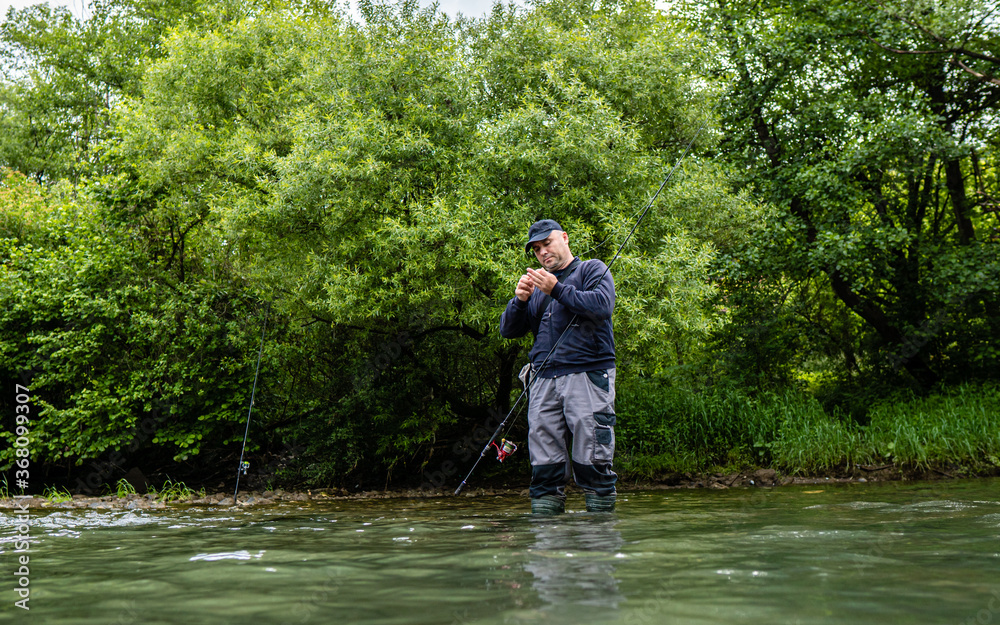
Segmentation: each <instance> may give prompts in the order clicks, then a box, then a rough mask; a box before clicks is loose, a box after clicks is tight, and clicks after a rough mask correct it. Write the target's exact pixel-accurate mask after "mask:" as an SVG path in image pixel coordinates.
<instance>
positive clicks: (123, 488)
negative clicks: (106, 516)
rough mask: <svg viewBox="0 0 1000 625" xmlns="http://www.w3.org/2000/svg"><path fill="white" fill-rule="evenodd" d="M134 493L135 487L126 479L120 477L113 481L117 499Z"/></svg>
mask: <svg viewBox="0 0 1000 625" xmlns="http://www.w3.org/2000/svg"><path fill="white" fill-rule="evenodd" d="M134 494H136V493H135V487H134V486H132V484H131V483H130V482H129V481H128V480H126V479H120V480H118V481H117V482H116V483H115V496H116V497H118V498H119V499H121V498H124V497H128V496H129V495H134Z"/></svg>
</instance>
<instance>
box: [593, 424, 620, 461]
mask: <svg viewBox="0 0 1000 625" xmlns="http://www.w3.org/2000/svg"><path fill="white" fill-rule="evenodd" d="M616 422H617V417H616V416H615V414H614V413H613V412H595V413H594V463H595V464H596V463H598V462H611V461H612V459H614V456H615V429H614V428H615V423H616Z"/></svg>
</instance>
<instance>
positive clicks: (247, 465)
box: [233, 302, 271, 504]
mask: <svg viewBox="0 0 1000 625" xmlns="http://www.w3.org/2000/svg"><path fill="white" fill-rule="evenodd" d="M270 313H271V303H270V302H268V304H267V310H265V311H264V323H263V325H262V326H261V329H260V348H259V349H258V350H257V371H256V372H255V373H254V374H253V389H252V390H251V391H250V408H249V409H248V410H247V428H246V431H244V432H243V449H241V450H240V465H239V467H237V468H236V490H235V491H234V492H233V503H234V504H235V503H236V502H237V499H236V496H237V495H238V494H239V493H240V475H241V474H242V475H246V474H247V469H249V468H250V463H249V462H244V461H243V454H244V452H246V450H247V436H249V434H250V415H251V414H253V401H254V396H255V395H256V394H257V376H258V375H260V359H261V356H263V355H264V333H265V332H267V317H268V315H269V314H270Z"/></svg>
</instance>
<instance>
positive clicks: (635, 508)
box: [0, 480, 1000, 625]
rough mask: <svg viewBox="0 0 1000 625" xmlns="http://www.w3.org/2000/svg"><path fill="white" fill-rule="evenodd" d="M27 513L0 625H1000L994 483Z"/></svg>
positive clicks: (7, 556)
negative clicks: (25, 574)
mask: <svg viewBox="0 0 1000 625" xmlns="http://www.w3.org/2000/svg"><path fill="white" fill-rule="evenodd" d="M567 507H568V508H569V509H570V510H574V512H570V513H567V514H565V515H563V516H560V517H555V518H552V517H549V518H534V517H532V516H531V515H530V514H528V509H529V504H528V500H527V499H526V498H521V497H486V498H484V497H476V498H466V497H457V498H444V499H424V500H416V499H394V500H393V499H390V500H372V501H337V502H330V503H326V504H300V505H283V506H275V507H268V508H230V509H222V510H218V509H217V510H211V509H207V508H171V509H167V510H156V511H138V512H121V511H115V512H111V511H102V512H99V511H93V510H91V511H34V512H32V521H31V526H30V537H31V540H32V543H31V546H30V550H29V551H28V552H27V554H28V555H29V557H30V591H31V592H30V599H29V603H28V604H27V605H28V606H30V610H29V611H28V612H25V611H24V610H22V609H20V608H18V607H15V606H14V602H15V601H16V600H18V596H17V593H16V588H17V580H18V579H19V578H18V576H17V575H16V574H15V573H16V571H17V569H18V566H19V565H18V563H17V562H16V557H18V555H24V554H23V553H22V554H15V553H13V549H14V547H15V544H14V542H13V540H14V537H15V533H16V532H17V531H18V529H17V527H16V525H15V518H14V515H13V514H11V513H10V512H9V511H5V513H4V514H3V515H2V516H0V549H2V554H3V555H2V557H0V561H2V563H3V571H2V573H3V574H2V575H0V597H2V601H3V603H2V605H0V621H5V622H29V621H31V622H36V623H46V624H63V623H66V624H70V623H72V624H75V625H88V624H95V625H96V624H101V625H105V624H107V625H130V624H133V623H134V624H139V623H142V624H160V623H183V624H188V623H212V624H214V623H239V624H241V625H244V624H250V625H264V624H270V623H338V624H340V623H345V624H365V625H369V624H370V625H375V624H379V625H390V624H414V623H429V624H430V623H433V624H445V625H447V624H455V625H458V624H463V623H497V624H500V623H565V624H567V625H568V624H571V623H572V624H585V623H633V624H636V625H639V624H644V623H649V624H660V623H698V624H702V623H704V624H718V623H751V624H756V623H760V624H762V625H764V624H766V625H775V624H780V623H790V624H795V623H802V624H809V625H816V624H831V625H832V624H845V625H846V624H851V625H857V624H859V623H880V624H881V623H920V624H933V623H948V624H955V625H957V624H966V623H979V624H982V625H985V624H986V623H996V624H1000V481H998V480H968V481H946V482H933V483H894V484H851V485H832V484H831V485H817V486H786V487H781V488H775V489H748V490H735V489H734V490H724V491H709V490H657V491H627V492H621V493H619V505H618V511H617V512H616V513H614V514H587V513H585V512H582V511H581V510H582V508H583V501H582V497H579V498H578V497H572V496H571V498H570V501H569V504H568V506H567Z"/></svg>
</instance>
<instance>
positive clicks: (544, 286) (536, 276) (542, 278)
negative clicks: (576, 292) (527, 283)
mask: <svg viewBox="0 0 1000 625" xmlns="http://www.w3.org/2000/svg"><path fill="white" fill-rule="evenodd" d="M527 277H528V278H530V279H531V283H532V284H533V285H534V286H535V288H537V289H538V290H540V291H541V292H542V293H545V294H546V295H552V287H554V286H555V285H556V283H557V282H559V280H557V279H556V277H555V276H554V275H552V274H551V273H549V272H547V271H545V270H544V269H531V268H530V267H529V268H528V276H527ZM521 279H522V280H523V279H524V278H521Z"/></svg>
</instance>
